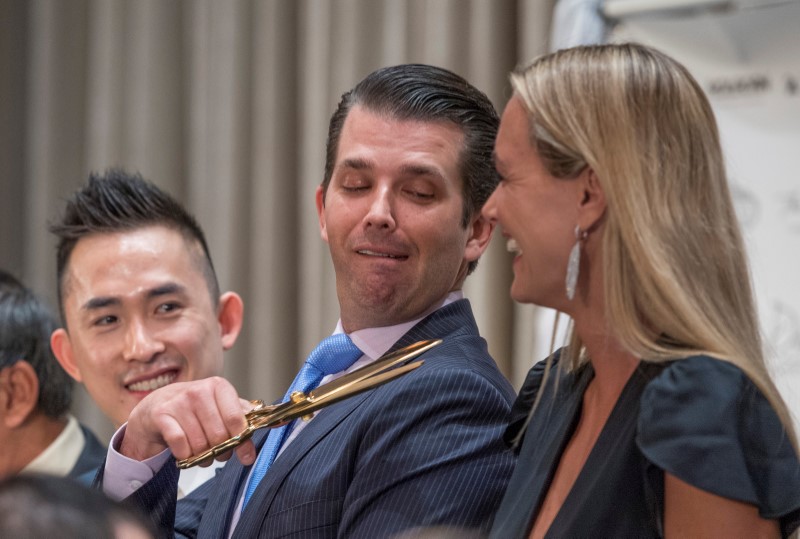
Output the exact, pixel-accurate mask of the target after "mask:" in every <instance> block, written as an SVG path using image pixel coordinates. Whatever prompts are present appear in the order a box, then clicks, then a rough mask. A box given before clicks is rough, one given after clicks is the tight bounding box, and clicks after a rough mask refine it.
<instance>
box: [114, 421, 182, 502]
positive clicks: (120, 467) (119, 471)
mask: <svg viewBox="0 0 800 539" xmlns="http://www.w3.org/2000/svg"><path fill="white" fill-rule="evenodd" d="M126 426H127V423H125V424H124V425H122V426H121V427H120V428H119V429H118V430H117V432H115V433H114V436H112V437H111V443H110V444H109V445H108V453H107V455H106V467H105V472H104V473H103V492H104V493H105V494H106V495H107V496H108V497H109V498H112V499H114V500H117V501H120V500H122V499H125V498H127V497H128V496H130V495H131V494H133V493H134V492H136V491H137V490H139V488H141V486H142V485H144V484H145V483H147V482H148V481H150V480H151V479H152V478H153V476H154V475H155V474H156V473H157V472H158V471H159V470H160V469H161V468H163V467H164V464H165V463H166V462H167V460H168V459H169V456H170V451H169V449H165V450H164V451H162V452H161V453H159V454H158V455H155V456H152V457H150V458H148V459H145V460H143V461H138V460H133V459H131V458H128V457H126V456H125V455H123V454H122V453H120V452H119V447H120V445H121V444H122V439H123V438H124V437H125V427H126Z"/></svg>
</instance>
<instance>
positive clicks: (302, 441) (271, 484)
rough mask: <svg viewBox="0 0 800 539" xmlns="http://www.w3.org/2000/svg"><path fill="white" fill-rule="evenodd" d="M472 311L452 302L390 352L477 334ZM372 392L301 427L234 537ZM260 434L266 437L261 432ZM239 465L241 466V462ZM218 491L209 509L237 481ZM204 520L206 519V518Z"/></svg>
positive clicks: (257, 518)
mask: <svg viewBox="0 0 800 539" xmlns="http://www.w3.org/2000/svg"><path fill="white" fill-rule="evenodd" d="M471 313H472V310H471V308H470V305H469V301H467V300H459V301H456V302H453V303H451V304H450V305H447V306H446V307H444V308H442V309H439V310H438V311H435V312H434V313H432V314H431V315H429V316H428V317H426V318H425V319H424V320H421V321H420V322H419V323H418V324H416V325H415V326H414V327H412V328H411V329H410V330H409V331H408V332H407V333H406V334H405V335H403V337H401V338H400V339H399V340H398V341H397V342H396V343H395V344H394V345H393V346H392V348H391V349H390V350H389V351H390V352H392V351H394V350H397V349H399V348H402V347H404V346H408V345H410V344H413V343H415V342H417V341H419V340H423V339H433V338H444V337H446V336H448V335H450V334H452V333H454V332H456V331H461V332H464V331H467V332H473V333H475V334H477V333H478V328H477V327H476V326H475V322H474V318H473V317H472V316H471ZM373 391H374V390H370V391H366V392H364V393H361V394H359V395H355V396H353V397H350V398H348V399H346V400H343V401H341V402H339V403H336V404H335V405H334V406H332V407H331V408H326V409H323V410H321V411H320V412H319V414H318V416H317V417H316V418H314V420H313V421H312V422H311V423H310V424H309V425H308V426H306V428H305V429H303V432H302V433H301V434H300V435H299V436H298V437H297V438H296V439H295V440H293V441H292V443H291V444H290V445H289V446H288V447H287V448H286V449H285V450H284V451H283V453H281V454H280V455H279V457H278V458H277V459H276V460H275V462H274V463H273V464H272V465H271V466H270V469H269V472H267V474H266V475H265V476H264V478H263V479H262V480H261V482H260V483H259V485H258V487H257V488H256V490H255V492H254V493H253V496H252V497H251V498H250V501H249V502H248V503H247V507H246V508H245V510H244V511H243V512H242V515H241V518H240V520H239V523H238V524H237V526H236V530H235V532H234V535H233V537H235V538H238V537H246V536H253V534H254V533H255V531H256V530H257V529H258V528H259V527H260V525H261V522H262V521H263V519H264V516H265V514H267V513H268V512H269V508H270V506H271V505H272V503H273V501H274V499H275V496H276V494H277V493H278V490H279V488H280V486H281V484H282V483H283V481H284V480H285V479H286V476H287V475H288V474H289V473H290V472H291V471H292V470H293V469H294V468H295V466H297V465H298V463H299V462H300V460H301V459H302V458H303V457H304V456H305V455H306V454H307V453H308V452H309V450H310V449H311V448H312V447H314V446H315V445H316V444H317V443H319V441H320V440H322V438H324V437H325V436H326V435H327V434H328V433H329V432H330V431H331V430H333V429H334V428H335V427H336V426H337V425H338V424H339V423H341V422H342V421H344V420H345V419H346V418H347V416H349V415H350V414H352V413H353V412H354V411H356V409H358V407H359V406H361V405H362V404H363V403H364V402H365V401H366V400H367V399H368V398H369V396H370V395H372V393H373ZM262 436H263V437H265V435H264V434H262ZM262 442H263V440H262ZM259 446H260V444H259ZM257 447H258V446H257ZM229 467H230V465H228V466H225V468H229ZM238 468H239V469H241V468H242V467H241V465H239V466H238ZM231 481H232V480H231ZM241 481H244V478H242V479H241V480H239V482H241ZM217 490H218V492H219V493H220V495H219V496H215V498H216V501H214V500H209V504H215V505H216V506H217V507H212V508H211V511H214V512H219V507H223V508H227V507H228V506H229V504H226V503H225V498H226V497H236V492H237V490H238V484H237V485H233V486H231V485H229V484H226V487H225V489H224V492H222V489H217ZM237 501H238V497H237ZM207 512H208V511H207ZM223 518H224V515H223ZM203 520H204V522H205V518H204V519H203ZM227 520H230V518H228V519H227ZM227 520H225V522H227ZM215 529H216V530H218V533H217V535H216V536H217V537H223V536H224V532H225V529H224V527H222V528H219V527H217V528H215ZM209 537H210V536H209Z"/></svg>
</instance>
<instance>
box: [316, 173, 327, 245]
mask: <svg viewBox="0 0 800 539" xmlns="http://www.w3.org/2000/svg"><path fill="white" fill-rule="evenodd" d="M316 201H317V217H319V234H320V236H322V239H323V240H324V241H325V242H326V243H327V242H328V230H327V229H326V228H325V193H324V192H323V190H322V185H319V186H317V196H316Z"/></svg>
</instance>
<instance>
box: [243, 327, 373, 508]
mask: <svg viewBox="0 0 800 539" xmlns="http://www.w3.org/2000/svg"><path fill="white" fill-rule="evenodd" d="M361 355H362V352H361V350H359V349H358V347H357V346H356V345H355V344H353V341H351V340H350V337H348V336H347V335H345V334H344V333H337V334H336V335H331V336H330V337H328V338H327V339H325V340H323V341H322V342H321V343H319V344H318V345H317V347H316V348H315V349H314V350H313V351H312V352H311V354H310V355H309V356H308V359H306V362H305V364H304V365H303V368H302V369H300V372H299V373H297V376H296V377H295V379H294V382H292V385H291V387H290V388H289V391H287V392H286V395H285V396H284V397H283V401H284V402H286V401H288V400H289V396H290V395H291V394H292V393H294V392H295V391H302V392H303V393H307V392H308V391H310V390H312V389H314V388H315V387H317V386H318V385H319V382H320V380H322V379H323V378H324V377H325V376H326V375H328V374H334V373H337V372H340V371H343V370H345V369H347V368H349V367H350V365H352V364H353V363H355V361H356V360H357V359H358V358H359V357H361ZM293 424H294V422H292V423H289V424H287V425H284V426H282V427H278V428H275V429H272V430H270V431H269V434H268V435H267V439H266V441H265V442H264V445H263V446H262V447H261V451H259V453H258V458H257V459H256V463H255V468H254V469H253V473H252V475H251V476H250V482H249V483H248V484H247V490H246V491H245V494H244V503H243V504H242V509H244V507H245V506H246V505H247V502H248V501H249V500H250V496H252V495H253V492H255V490H256V487H257V486H258V484H259V483H260V482H261V479H263V478H264V475H265V474H266V473H267V470H268V469H269V467H270V465H271V464H272V461H274V460H275V457H276V456H277V454H278V450H279V449H280V448H281V445H282V444H283V442H284V440H285V439H286V436H287V435H288V434H289V432H290V431H291V427H292V425H293Z"/></svg>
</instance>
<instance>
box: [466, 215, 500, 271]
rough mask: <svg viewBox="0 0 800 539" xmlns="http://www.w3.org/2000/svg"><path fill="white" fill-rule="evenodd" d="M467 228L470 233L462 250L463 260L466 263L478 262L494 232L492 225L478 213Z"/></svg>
mask: <svg viewBox="0 0 800 539" xmlns="http://www.w3.org/2000/svg"><path fill="white" fill-rule="evenodd" d="M469 227H470V232H469V236H468V237H467V245H466V247H465V249H464V259H465V260H466V261H467V262H472V261H473V260H478V258H480V256H481V255H482V254H483V252H484V251H485V250H486V248H487V247H488V246H489V240H491V239H492V232H493V231H494V223H493V222H491V221H489V219H487V218H486V217H485V216H484V215H483V213H478V215H477V216H476V217H474V218H473V219H472V223H471V224H470V225H469Z"/></svg>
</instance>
